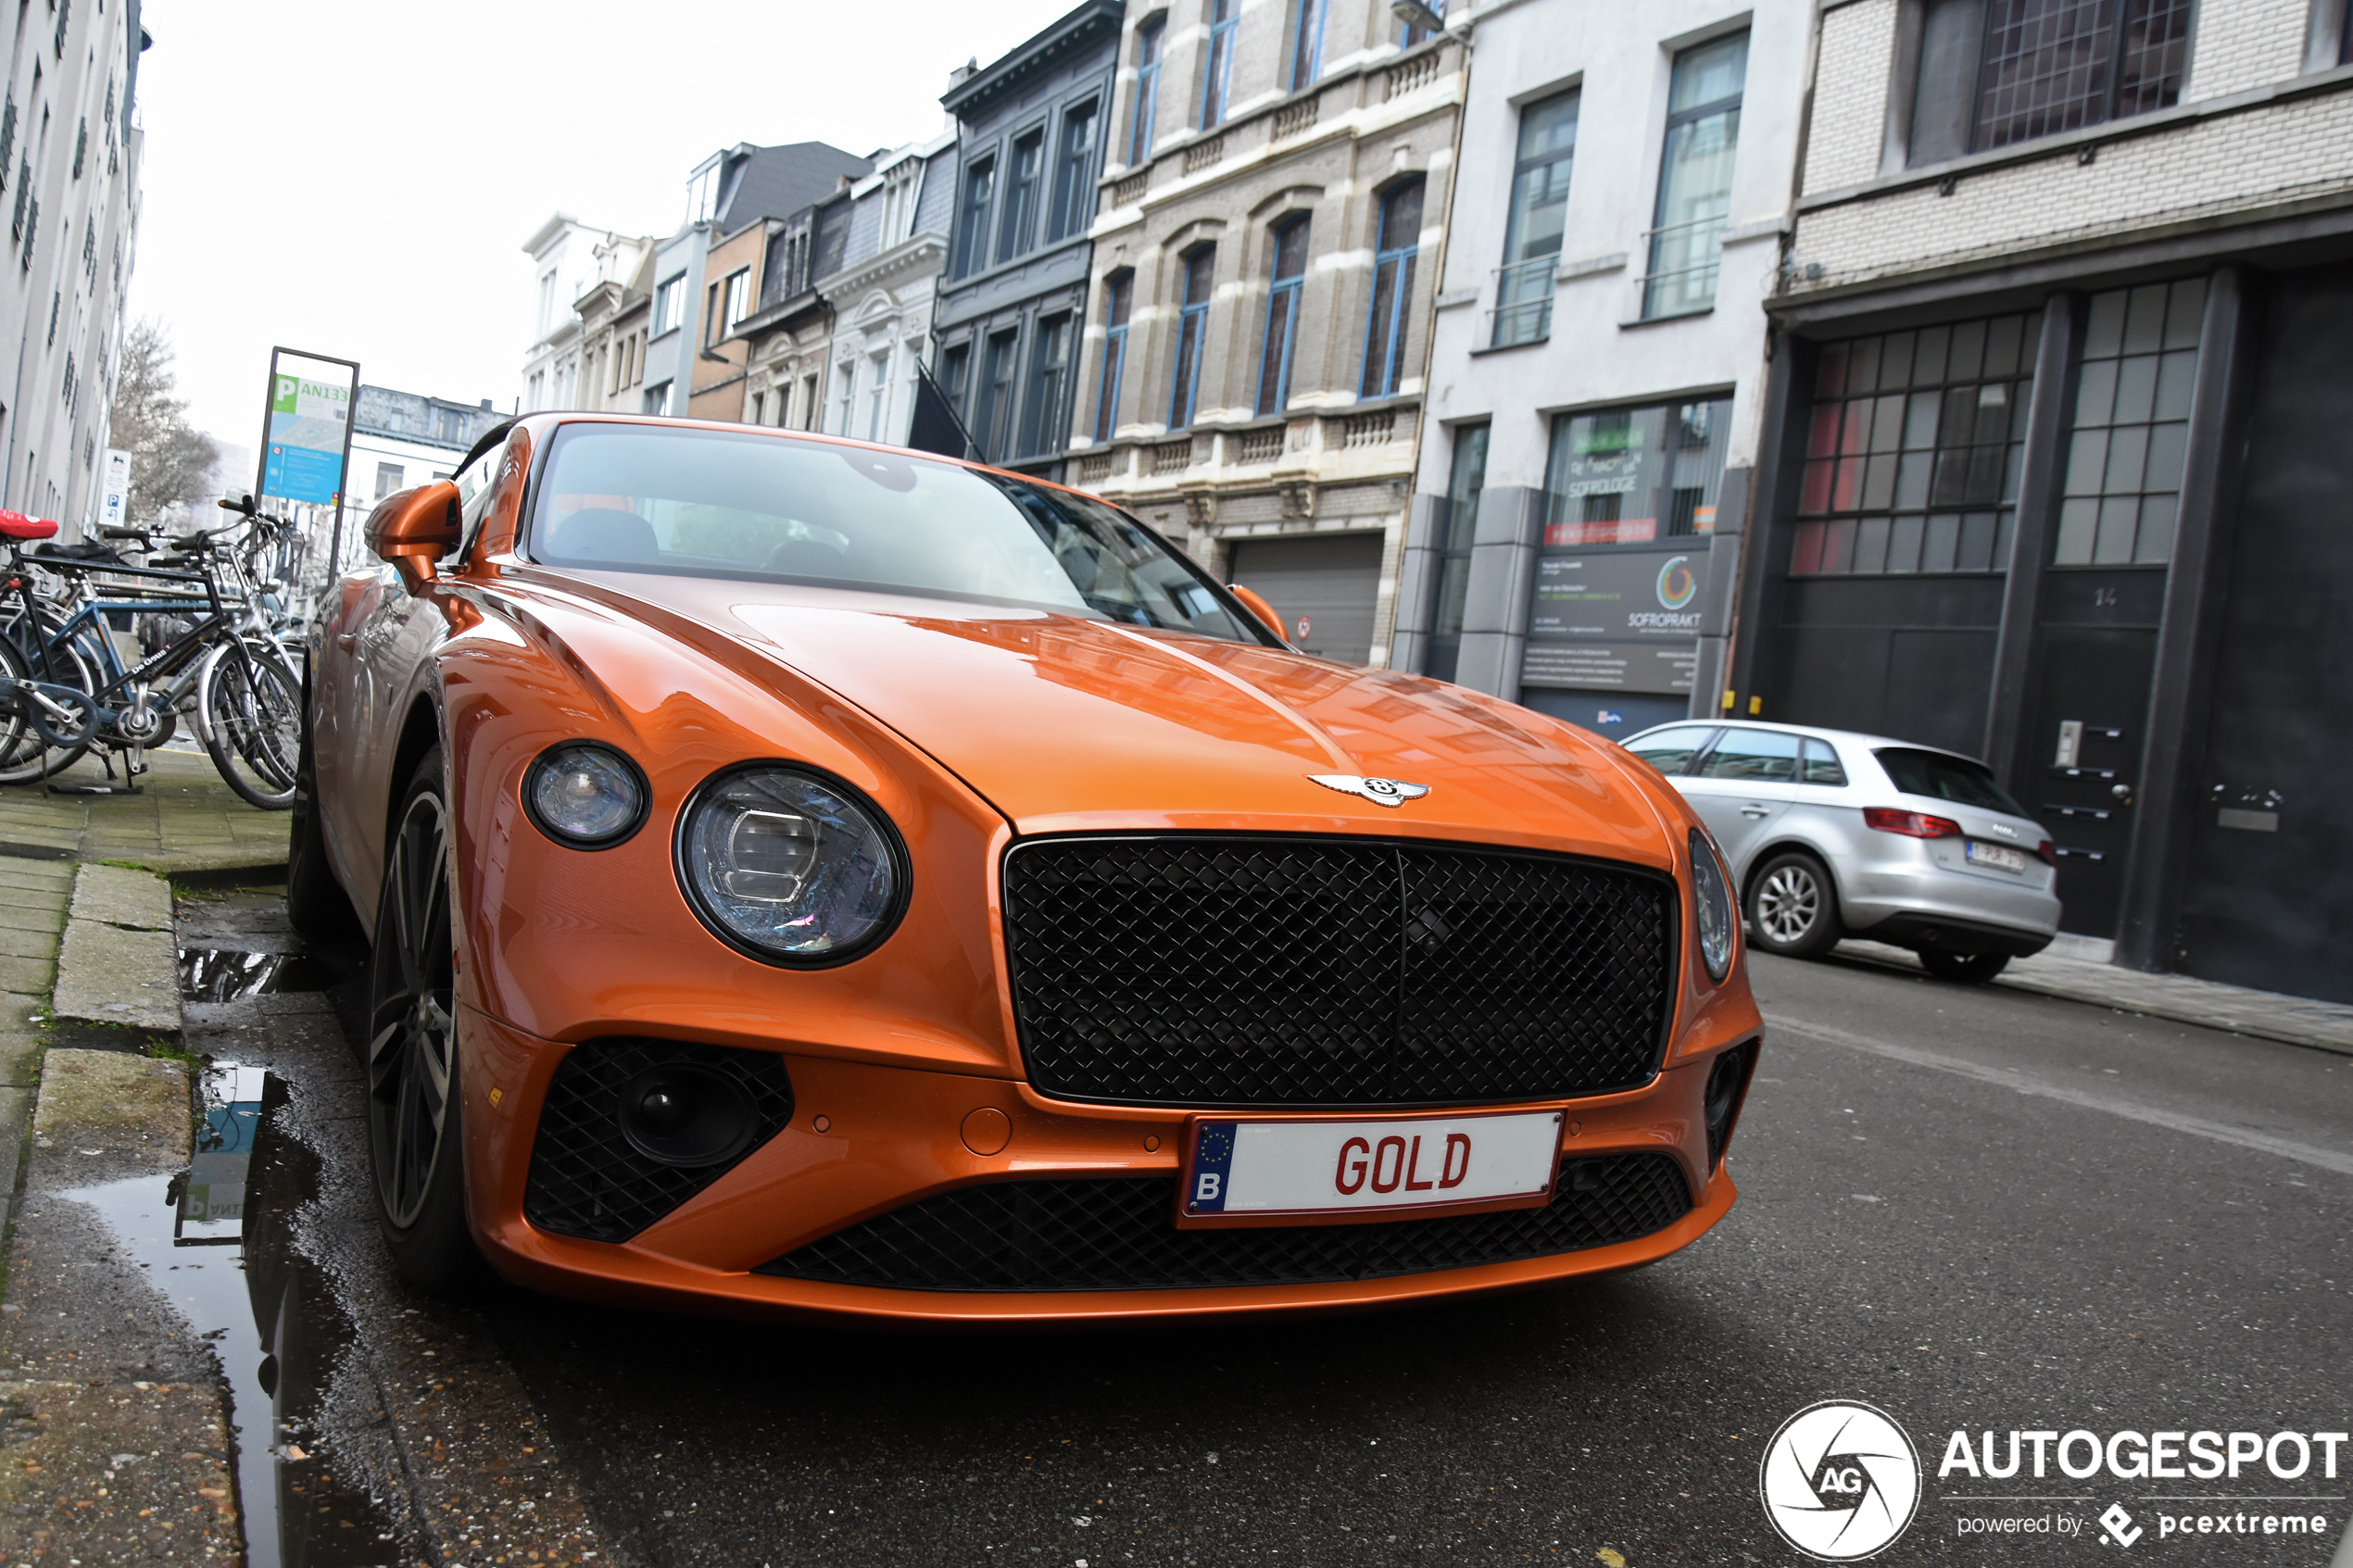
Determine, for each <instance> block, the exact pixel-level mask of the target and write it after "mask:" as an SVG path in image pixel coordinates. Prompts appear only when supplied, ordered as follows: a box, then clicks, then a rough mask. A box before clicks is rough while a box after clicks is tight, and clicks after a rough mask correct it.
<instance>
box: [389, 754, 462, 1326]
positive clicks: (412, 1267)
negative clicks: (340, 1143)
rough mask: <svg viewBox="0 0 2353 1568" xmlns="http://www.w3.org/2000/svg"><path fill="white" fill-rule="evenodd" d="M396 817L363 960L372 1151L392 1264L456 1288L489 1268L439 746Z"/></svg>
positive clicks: (414, 1281) (427, 1284) (425, 1284)
mask: <svg viewBox="0 0 2353 1568" xmlns="http://www.w3.org/2000/svg"><path fill="white" fill-rule="evenodd" d="M397 821H398V823H399V826H398V827H397V828H396V830H395V832H394V834H393V837H392V843H391V845H390V846H389V848H388V852H387V853H386V855H385V857H384V892H383V895H382V897H380V898H379V900H378V902H377V905H376V940H375V950H374V951H373V953H371V955H370V958H369V964H368V1052H367V1056H368V1061H367V1070H368V1155H369V1162H370V1164H371V1166H372V1167H373V1168H374V1175H375V1189H376V1220H377V1223H378V1225H379V1227H380V1228H381V1229H382V1230H383V1232H384V1241H385V1244H386V1245H387V1246H388V1247H390V1248H391V1250H392V1261H393V1267H394V1268H395V1270H396V1272H397V1273H399V1275H400V1277H401V1278H403V1279H405V1280H407V1281H408V1282H409V1284H411V1285H414V1286H421V1287H422V1288H424V1289H427V1290H434V1291H441V1292H452V1291H459V1290H462V1289H465V1288H467V1287H469V1286H474V1285H476V1284H479V1283H481V1282H483V1281H484V1278H485V1277H486V1270H485V1268H484V1263H483V1261H482V1255H481V1254H480V1253H479V1252H478V1251H476V1250H475V1248H474V1243H473V1234H472V1230H471V1229H470V1228H469V1226H468V1224H467V1223H466V1167H465V1140H464V1136H463V1134H462V1132H461V1129H460V1120H461V1116H460V1110H461V1100H462V1097H461V1096H460V1095H459V1085H458V1031H457V1022H456V1018H455V1008H456V998H455V992H456V984H455V982H456V966H455V965H454V964H453V963H452V962H451V961H450V921H449V833H448V819H447V810H446V809H445V808H444V806H443V802H442V797H441V753H440V752H439V751H438V750H434V751H433V752H430V753H428V754H427V755H426V757H425V758H424V759H423V760H422V762H420V763H419V764H418V765H417V771H416V772H415V773H414V774H413V775H412V776H411V779H410V781H409V793H408V795H407V797H405V798H404V799H403V800H402V802H401V807H400V815H399V817H398V818H397Z"/></svg>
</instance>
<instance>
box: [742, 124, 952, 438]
mask: <svg viewBox="0 0 2353 1568" xmlns="http://www.w3.org/2000/svg"><path fill="white" fill-rule="evenodd" d="M955 170H956V138H955V134H954V132H944V133H942V134H940V135H938V136H935V137H933V138H932V139H931V140H930V141H928V142H923V143H916V144H910V145H908V146H904V147H900V148H899V149H897V150H896V151H893V152H890V153H886V154H885V155H883V157H881V158H879V159H877V160H876V166H875V173H873V174H870V175H868V176H867V177H866V178H865V179H863V180H862V181H860V182H857V183H856V184H855V185H852V186H851V187H850V190H849V217H848V222H849V233H848V243H847V245H845V246H844V255H843V257H842V264H841V267H840V269H839V270H837V271H835V272H833V273H832V274H830V275H828V276H825V277H822V278H819V279H818V280H817V290H818V292H819V293H820V294H821V295H824V298H825V300H826V302H827V303H828V304H829V305H830V306H831V307H832V321H833V330H832V332H831V334H830V336H829V337H828V339H827V342H826V352H827V355H828V357H829V358H830V359H831V361H832V365H833V369H832V373H831V375H830V377H829V378H828V385H829V386H830V389H831V391H832V396H831V397H830V398H826V399H824V401H823V402H822V403H821V408H822V413H821V416H820V417H821V419H822V420H823V421H824V422H823V425H822V428H823V429H824V430H827V431H829V432H831V433H834V434H836V435H849V436H855V437H857V438H858V439H859V440H861V441H879V442H883V443H886V444H887V445H894V446H896V445H904V444H905V443H906V440H907V431H908V422H909V420H911V419H912V417H913V413H914V407H915V367H916V366H917V365H918V364H919V363H920V362H922V360H923V358H924V354H925V345H926V343H927V341H928V339H929V337H930V334H931V326H932V299H933V295H934V294H935V292H936V291H937V286H938V282H939V275H940V270H941V269H942V268H943V267H944V266H945V265H946V263H947V260H948V223H949V216H950V209H951V200H950V198H951V195H952V194H953V187H954V184H955ZM778 384H779V386H780V387H781V385H782V384H783V383H782V380H781V379H780V380H779V383H778ZM788 412H789V411H788V408H787V407H786V405H785V404H783V403H781V402H778V401H777V399H776V397H775V396H774V395H771V398H770V403H769V406H768V408H767V414H766V417H764V418H763V419H761V420H755V421H754V422H758V423H769V424H776V423H781V422H783V421H784V420H786V418H787V417H788Z"/></svg>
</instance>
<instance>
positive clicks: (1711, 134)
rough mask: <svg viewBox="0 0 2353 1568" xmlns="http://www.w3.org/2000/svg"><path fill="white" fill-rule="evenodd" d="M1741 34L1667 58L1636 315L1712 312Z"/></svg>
mask: <svg viewBox="0 0 2353 1568" xmlns="http://www.w3.org/2000/svg"><path fill="white" fill-rule="evenodd" d="M1747 75H1748V34H1747V33H1745V32H1740V33H1734V34H1733V35H1732V36H1731V37H1730V38H1719V39H1717V40H1716V41H1715V42H1713V43H1710V44H1700V45H1699V46H1698V47H1697V48H1693V49H1686V50H1684V51H1683V52H1682V53H1681V54H1680V55H1678V56H1675V74H1674V78H1673V82H1672V83H1671V85H1670V86H1669V87H1668V89H1667V143H1666V148H1665V150H1664V152H1663V154H1662V155H1661V157H1660V158H1659V169H1658V213H1657V217H1656V219H1655V223H1656V227H1655V228H1654V229H1652V231H1651V232H1650V270H1649V271H1648V273H1647V274H1646V275H1645V276H1644V277H1643V279H1642V315H1643V317H1644V318H1645V319H1646V320H1648V319H1655V318H1657V317H1660V316H1685V315H1689V314H1691V313H1692V312H1694V311H1699V310H1709V309H1713V308H1714V307H1715V305H1716V273H1717V267H1718V262H1719V261H1720V260H1721V259H1722V257H1723V250H1724V218H1725V214H1726V213H1728V212H1729V211H1730V210H1731V204H1732V155H1733V154H1734V152H1735V151H1736V150H1737V149H1738V147H1739V145H1740V137H1741V87H1742V82H1743V80H1744V79H1745V78H1746V77H1747Z"/></svg>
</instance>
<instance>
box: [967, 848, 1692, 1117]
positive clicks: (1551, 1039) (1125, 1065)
mask: <svg viewBox="0 0 2353 1568" xmlns="http://www.w3.org/2000/svg"><path fill="white" fill-rule="evenodd" d="M1005 922H1006V932H1007V947H1008V949H1009V952H1010V956H1011V960H1012V967H1013V1009H1014V1015H1015V1017H1016V1019H1017V1021H1018V1022H1019V1023H1020V1027H1021V1042H1022V1051H1023V1055H1024V1057H1025V1059H1026V1062H1027V1065H1028V1072H1029V1079H1030V1082H1031V1083H1032V1084H1034V1085H1037V1087H1038V1089H1039V1090H1040V1091H1042V1092H1044V1093H1046V1094H1050V1095H1055V1096H1059V1097H1061V1098H1068V1099H1082V1100H1106V1101H1126V1102H1143V1103H1162V1102H1173V1103H1179V1104H1184V1105H1189V1106H1198V1107H1204V1108H1207V1107H1216V1106H1250V1105H1295V1106H1341V1105H1411V1104H1439V1103H1447V1102H1463V1101H1477V1100H1503V1099H1542V1098H1558V1097H1563V1096H1567V1095H1589V1094H1601V1093H1606V1092H1608V1091H1610V1090H1614V1089H1622V1088H1630V1087H1633V1086H1634V1085H1639V1084H1642V1083H1643V1082H1644V1081H1646V1080H1647V1079H1648V1078H1649V1077H1650V1075H1651V1074H1652V1073H1654V1072H1655V1071H1656V1070H1657V1063H1658V1053H1659V1049H1660V1047H1661V1046H1662V1045H1663V1044H1664V1042H1665V1039H1666V1032H1667V1018H1668V1014H1669V1011H1670V1010H1671V1009H1672V1007H1673V1005H1674V997H1675V987H1674V962H1675V930H1676V926H1675V893H1674V884H1672V883H1671V882H1670V881H1668V880H1667V878H1666V877H1664V876H1661V875H1658V874H1655V873H1653V872H1646V871H1642V870H1640V869H1638V868H1634V867H1629V866H1614V865H1606V864H1598V863H1595V862H1593V861H1589V860H1578V859H1569V858H1567V857H1566V856H1552V855H1531V854H1514V853H1509V852H1499V851H1492V850H1481V849H1466V848H1455V847H1447V846H1431V845H1427V844H1392V843H1384V842H1380V841H1366V840H1362V839H1343V840H1333V839H1304V838H1273V837H1258V838H1212V837H1195V836H1182V837H1179V836H1170V837H1154V838H1062V839H1039V840H1034V841H1032V842H1029V843H1026V844H1021V845H1017V846H1015V847H1014V848H1013V851H1012V853H1011V854H1010V855H1009V856H1008V857H1007V858H1006V861H1005Z"/></svg>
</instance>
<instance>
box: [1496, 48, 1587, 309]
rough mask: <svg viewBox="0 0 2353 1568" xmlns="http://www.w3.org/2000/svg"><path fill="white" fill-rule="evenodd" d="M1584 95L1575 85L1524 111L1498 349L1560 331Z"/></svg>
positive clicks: (1499, 303) (1500, 283) (1499, 295)
mask: <svg viewBox="0 0 2353 1568" xmlns="http://www.w3.org/2000/svg"><path fill="white" fill-rule="evenodd" d="M1580 97H1581V94H1579V93H1578V92H1577V91H1576V90H1575V89H1571V90H1570V91H1568V92H1567V93H1563V94H1559V95H1557V96H1555V97H1551V98H1546V99H1544V100H1543V101H1542V102H1541V103H1535V104H1530V105H1529V106H1528V107H1526V108H1524V109H1522V110H1520V111H1519V160H1518V162H1517V163H1516V164H1515V165H1514V166H1513V169H1512V208H1511V214H1510V216H1509V218H1508V219H1507V220H1505V222H1504V265H1503V266H1502V268H1500V269H1499V270H1497V273H1496V283H1495V332H1494V336H1493V338H1492V340H1491V341H1492V342H1493V344H1494V345H1495V346H1496V347H1498V348H1502V347H1505V346H1507V345H1512V344H1516V343H1541V342H1542V341H1543V340H1544V339H1546V338H1548V337H1550V336H1551V335H1552V332H1553V270H1554V268H1555V267H1557V266H1558V265H1559V263H1560V253H1561V236H1562V235H1563V233H1565V232H1567V221H1568V176H1569V170H1570V168H1571V166H1572V165H1573V164H1574V163H1575V162H1576V160H1577V111H1578V107H1579V99H1580Z"/></svg>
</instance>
